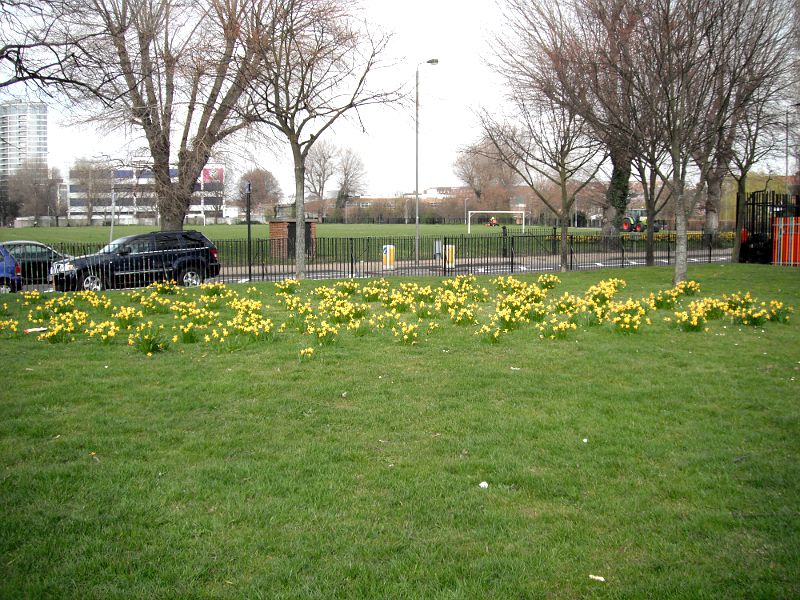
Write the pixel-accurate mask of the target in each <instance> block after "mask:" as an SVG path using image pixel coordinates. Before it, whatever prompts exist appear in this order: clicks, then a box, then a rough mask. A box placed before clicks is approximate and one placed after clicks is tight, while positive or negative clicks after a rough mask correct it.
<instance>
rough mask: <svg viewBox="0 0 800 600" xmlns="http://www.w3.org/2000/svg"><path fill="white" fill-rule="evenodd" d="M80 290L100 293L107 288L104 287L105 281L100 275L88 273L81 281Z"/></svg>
mask: <svg viewBox="0 0 800 600" xmlns="http://www.w3.org/2000/svg"><path fill="white" fill-rule="evenodd" d="M78 287H79V289H82V290H85V291H87V292H100V291H102V290H103V288H104V287H105V286H104V285H103V279H102V278H101V277H100V275H97V274H95V273H86V274H85V275H83V277H81V279H80V285H79V286H78Z"/></svg>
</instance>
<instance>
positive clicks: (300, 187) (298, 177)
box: [289, 137, 306, 279]
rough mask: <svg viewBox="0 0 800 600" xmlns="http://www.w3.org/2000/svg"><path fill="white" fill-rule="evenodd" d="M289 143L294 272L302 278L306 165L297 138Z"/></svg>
mask: <svg viewBox="0 0 800 600" xmlns="http://www.w3.org/2000/svg"><path fill="white" fill-rule="evenodd" d="M289 144H290V145H291V147H292V158H293V159H294V207H295V210H294V214H295V238H294V274H295V277H296V278H297V279H303V278H304V277H305V273H306V219H305V215H306V211H305V194H306V188H305V184H306V166H305V164H304V161H303V155H302V153H301V151H300V144H299V140H297V139H292V138H291V137H290V139H289Z"/></svg>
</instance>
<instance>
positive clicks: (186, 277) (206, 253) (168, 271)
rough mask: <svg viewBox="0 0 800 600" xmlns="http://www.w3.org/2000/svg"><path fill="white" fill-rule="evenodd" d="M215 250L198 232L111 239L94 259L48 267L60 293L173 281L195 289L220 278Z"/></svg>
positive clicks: (72, 261)
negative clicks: (212, 278) (209, 278)
mask: <svg viewBox="0 0 800 600" xmlns="http://www.w3.org/2000/svg"><path fill="white" fill-rule="evenodd" d="M219 269H220V265H219V253H218V252H217V247H216V246H215V245H214V244H213V243H212V242H211V241H209V239H208V238H207V237H206V236H204V235H203V234H202V233H200V232H199V231H158V232H153V233H144V234H141V235H131V236H128V237H123V238H119V239H116V240H114V241H113V242H111V243H110V244H108V245H107V246H104V247H103V248H102V249H101V250H100V251H99V252H97V253H96V254H89V255H86V256H77V257H75V258H70V259H67V260H61V261H57V262H54V263H53V266H52V267H51V268H50V276H51V278H52V282H53V287H55V289H56V290H59V291H66V290H93V291H100V290H102V289H106V288H130V287H139V286H144V285H148V284H150V283H153V282H155V281H170V280H175V281H177V282H178V283H179V284H181V285H190V286H194V285H200V284H201V283H203V280H204V279H206V278H208V277H216V276H217V275H219Z"/></svg>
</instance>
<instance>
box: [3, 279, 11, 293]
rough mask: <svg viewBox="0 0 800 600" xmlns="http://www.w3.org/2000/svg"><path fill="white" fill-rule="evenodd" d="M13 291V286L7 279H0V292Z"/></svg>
mask: <svg viewBox="0 0 800 600" xmlns="http://www.w3.org/2000/svg"><path fill="white" fill-rule="evenodd" d="M13 291H14V287H13V286H12V285H11V283H10V282H9V281H8V280H7V279H3V280H0V294H10V293H11V292H13Z"/></svg>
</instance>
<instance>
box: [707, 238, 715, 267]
mask: <svg viewBox="0 0 800 600" xmlns="http://www.w3.org/2000/svg"><path fill="white" fill-rule="evenodd" d="M713 239H714V234H713V233H709V234H708V262H709V263H711V248H712V247H713Z"/></svg>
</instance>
